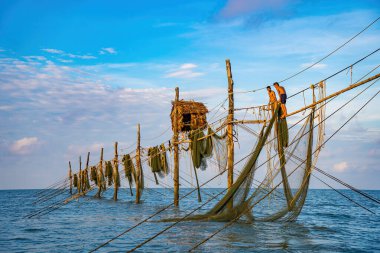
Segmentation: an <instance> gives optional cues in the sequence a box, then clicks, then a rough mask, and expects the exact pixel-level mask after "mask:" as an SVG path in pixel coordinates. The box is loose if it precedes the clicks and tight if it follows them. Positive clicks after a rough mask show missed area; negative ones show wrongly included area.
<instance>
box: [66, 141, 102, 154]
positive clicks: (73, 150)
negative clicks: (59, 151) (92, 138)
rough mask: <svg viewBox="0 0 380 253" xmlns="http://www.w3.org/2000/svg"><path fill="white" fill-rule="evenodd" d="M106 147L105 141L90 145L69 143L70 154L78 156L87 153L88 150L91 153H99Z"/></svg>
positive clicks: (68, 151)
mask: <svg viewBox="0 0 380 253" xmlns="http://www.w3.org/2000/svg"><path fill="white" fill-rule="evenodd" d="M101 148H104V144H103V143H93V144H90V145H74V144H72V145H69V146H68V147H67V153H68V156H77V155H80V154H85V153H87V152H90V153H98V152H100V149H101Z"/></svg>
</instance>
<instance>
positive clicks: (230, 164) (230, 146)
mask: <svg viewBox="0 0 380 253" xmlns="http://www.w3.org/2000/svg"><path fill="white" fill-rule="evenodd" d="M226 70H227V79H228V116H227V122H228V124H227V172H228V174H227V187H228V188H231V186H232V184H233V183H234V178H233V175H234V136H233V131H234V123H233V121H234V81H233V79H232V71H231V63H230V60H229V59H227V60H226ZM231 203H232V201H231Z"/></svg>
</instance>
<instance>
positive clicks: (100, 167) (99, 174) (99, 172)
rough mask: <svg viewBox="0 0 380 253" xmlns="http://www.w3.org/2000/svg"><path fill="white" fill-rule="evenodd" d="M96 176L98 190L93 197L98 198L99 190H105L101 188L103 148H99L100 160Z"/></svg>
mask: <svg viewBox="0 0 380 253" xmlns="http://www.w3.org/2000/svg"><path fill="white" fill-rule="evenodd" d="M97 177H98V191H97V193H96V194H95V197H96V198H99V199H100V194H101V192H102V191H103V190H105V189H103V184H104V182H103V180H104V176H103V148H101V149H100V161H99V167H98V173H97Z"/></svg>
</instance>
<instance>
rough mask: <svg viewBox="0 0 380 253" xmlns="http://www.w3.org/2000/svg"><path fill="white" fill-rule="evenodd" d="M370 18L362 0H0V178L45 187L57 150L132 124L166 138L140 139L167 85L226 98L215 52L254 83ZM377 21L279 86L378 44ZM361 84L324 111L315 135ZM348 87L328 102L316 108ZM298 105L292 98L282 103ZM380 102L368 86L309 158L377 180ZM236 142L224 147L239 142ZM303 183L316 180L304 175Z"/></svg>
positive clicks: (106, 143) (85, 144)
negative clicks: (358, 111) (345, 122)
mask: <svg viewBox="0 0 380 253" xmlns="http://www.w3.org/2000/svg"><path fill="white" fill-rule="evenodd" d="M378 16H380V3H379V2H378V1H370V0H366V1H305V2H303V1H289V0H267V1H248V0H227V1H197V0H195V1H42V0H40V1H35V0H34V1H17V0H12V1H7V0H2V1H1V2H0V90H1V92H0V117H1V119H2V121H1V123H0V151H1V154H0V164H1V165H0V171H1V173H2V176H1V178H0V188H2V189H8V188H35V187H43V186H46V185H48V184H49V183H50V182H54V181H55V180H56V179H59V178H62V177H63V176H65V175H66V173H67V162H68V160H71V161H77V159H78V156H79V155H82V156H85V154H86V152H87V151H91V152H92V154H93V155H94V156H92V159H91V162H92V163H96V162H97V159H98V155H99V148H100V147H102V146H103V147H105V149H106V155H107V156H108V157H109V158H111V156H112V146H113V142H114V141H119V142H120V147H121V148H126V147H129V146H131V145H132V144H133V143H134V139H135V134H136V133H135V128H136V124H137V123H138V122H140V123H141V125H142V134H143V145H144V146H149V145H154V144H158V143H157V142H162V141H165V140H168V139H169V138H170V131H166V132H165V133H164V135H163V136H160V137H158V138H156V139H151V137H156V136H158V135H159V134H160V133H162V132H164V131H165V130H167V129H168V128H169V123H170V121H169V116H168V115H169V113H170V100H171V99H172V98H173V96H174V90H173V89H174V87H176V86H179V87H180V90H181V97H182V98H186V99H196V100H200V101H202V102H205V103H206V104H207V105H208V106H209V107H210V108H212V107H213V106H215V105H217V104H218V103H219V102H220V101H222V100H223V99H224V98H225V96H226V85H227V81H226V74H225V66H224V61H225V59H226V58H230V59H231V63H232V69H233V75H234V81H235V89H236V90H251V89H256V88H261V87H263V86H266V85H267V84H271V83H273V82H274V81H276V80H281V79H283V78H285V77H287V76H289V75H291V74H293V73H294V72H297V71H298V70H300V69H302V68H304V67H305V66H308V65H310V64H311V63H313V62H315V61H316V60H318V59H320V58H321V57H323V56H324V55H326V54H327V53H329V52H330V51H331V50H333V49H335V48H336V47H338V46H339V45H341V44H342V43H344V42H345V41H346V40H348V39H349V38H350V37H352V36H353V35H354V34H356V33H357V32H358V31H360V30H361V29H363V28H364V27H365V26H366V25H368V24H369V23H370V22H372V21H373V20H374V19H376V18H377V17H378ZM379 30H380V23H379V22H378V23H376V24H374V25H373V26H372V27H371V28H370V29H368V30H367V31H366V32H365V33H363V34H362V35H360V36H359V37H358V38H357V39H355V40H354V41H352V42H351V43H350V44H348V45H347V46H345V47H344V48H343V49H341V50H340V51H338V52H337V53H336V54H334V55H333V56H332V57H330V58H328V59H326V60H325V61H323V62H321V63H320V64H318V65H316V66H315V67H314V68H312V69H310V70H308V71H307V72H305V73H303V74H302V75H300V76H297V77H296V78H294V79H292V80H289V81H288V82H286V83H284V85H285V86H286V88H287V91H288V93H290V94H292V93H294V92H296V91H297V90H299V89H301V88H304V87H307V86H309V85H310V84H311V83H315V82H317V81H319V80H321V79H323V78H325V77H326V76H328V75H330V74H331V73H334V72H335V71H337V70H339V69H341V68H343V67H346V66H347V65H349V64H351V63H352V62H354V61H356V60H357V59H359V58H361V57H362V56H364V55H366V54H368V53H370V52H371V51H373V50H375V49H377V48H378V47H379V45H380V35H379ZM379 59H380V57H379V55H378V54H375V55H374V56H372V57H370V58H369V59H367V60H366V61H363V62H362V63H361V64H360V65H358V66H355V67H354V69H353V79H354V80H355V79H358V78H360V77H361V76H362V75H363V74H365V73H367V72H368V71H369V70H370V69H372V68H374V67H375V66H377V65H378V64H379V63H380V61H379ZM375 73H377V72H376V71H375ZM349 82H350V74H349V73H348V74H347V73H342V74H341V75H339V76H337V77H335V78H334V79H332V80H331V81H329V82H328V83H327V87H328V89H327V90H328V92H333V91H336V90H338V89H340V88H343V87H345V86H346V85H348V84H349ZM377 87H378V86H377ZM374 90H376V86H375V88H373V89H372V91H371V92H374ZM371 92H369V93H368V94H364V95H363V97H361V99H359V100H358V101H356V102H354V103H353V104H352V105H350V106H351V107H349V108H348V109H347V110H345V111H343V112H341V113H339V114H338V115H337V116H336V117H334V119H332V120H331V121H329V122H328V123H327V128H328V132H327V134H328V133H332V131H333V130H335V129H337V127H338V126H339V123H341V122H342V121H343V120H345V119H347V118H348V117H349V116H350V115H351V114H350V113H352V109H354V108H356V107H358V106H360V104H362V103H363V102H365V101H366V98H368V97H369V96H370V93H371ZM353 94H355V92H352V93H348V94H346V95H344V96H342V98H339V99H337V100H336V102H335V101H334V103H331V106H330V107H329V108H328V112H332V111H333V109H334V108H335V107H337V106H339V105H340V104H342V103H343V102H344V101H346V100H347V99H348V98H349V97H350V96H353ZM266 101H267V97H266V94H265V93H254V94H252V93H249V94H244V95H243V94H242V95H236V104H237V106H250V105H255V104H262V103H265V102H266ZM302 104H303V98H298V99H297V100H295V101H293V102H292V103H291V104H289V105H288V107H289V109H290V111H291V110H292V109H294V108H297V107H298V106H300V105H302ZM378 106H380V100H379V99H378V98H376V99H375V100H374V101H373V102H372V103H371V105H370V107H368V108H366V109H365V110H364V111H363V112H362V113H361V114H360V115H359V116H358V117H356V118H355V120H354V121H353V122H352V123H350V124H349V125H348V126H347V128H345V129H344V131H343V132H342V133H340V134H339V135H338V136H337V137H336V139H334V141H333V142H331V143H329V145H327V146H326V148H325V149H324V150H323V152H322V155H321V159H320V161H319V163H318V165H319V166H320V167H321V168H323V169H326V170H327V171H329V172H330V173H332V174H334V175H336V176H337V177H339V178H342V179H343V180H345V181H347V182H349V183H351V184H353V185H355V186H357V187H360V188H365V189H379V188H380V186H379V184H378V182H379V180H380V176H379V175H380V173H379V172H380V168H379V166H378V164H379V163H380V116H379V113H378V111H377V110H376V108H377V107H378ZM245 142H246V144H247V145H249V141H248V140H247V141H245V140H243V141H242V143H245ZM242 146H243V147H244V146H245V145H242ZM243 147H241V148H240V149H237V151H236V152H237V153H239V154H240V153H241V154H243V153H247V150H249V148H245V149H244V148H243ZM207 173H211V172H207ZM206 176H208V175H206V174H205V175H204V177H206ZM222 182H223V181H222ZM213 186H218V185H213ZM312 186H313V187H322V186H321V185H320V184H319V183H318V182H314V181H313V182H312Z"/></svg>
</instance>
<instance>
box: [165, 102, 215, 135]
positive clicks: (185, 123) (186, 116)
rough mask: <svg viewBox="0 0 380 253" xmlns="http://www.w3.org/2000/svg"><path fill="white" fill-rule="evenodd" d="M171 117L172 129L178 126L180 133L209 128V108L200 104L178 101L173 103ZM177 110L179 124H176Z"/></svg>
mask: <svg viewBox="0 0 380 253" xmlns="http://www.w3.org/2000/svg"><path fill="white" fill-rule="evenodd" d="M172 104H173V106H172V111H171V113H170V117H171V120H172V128H173V129H174V124H177V129H178V132H189V131H191V130H195V129H205V128H206V127H207V118H206V114H207V113H208V110H207V107H206V106H205V105H204V104H203V103H200V102H195V101H184V100H178V101H173V102H172ZM175 110H177V113H178V114H177V115H178V116H177V122H175V118H174V114H175V113H174V112H175Z"/></svg>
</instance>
